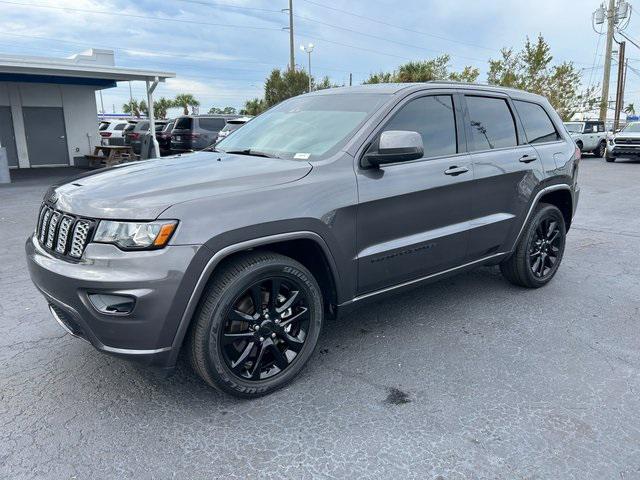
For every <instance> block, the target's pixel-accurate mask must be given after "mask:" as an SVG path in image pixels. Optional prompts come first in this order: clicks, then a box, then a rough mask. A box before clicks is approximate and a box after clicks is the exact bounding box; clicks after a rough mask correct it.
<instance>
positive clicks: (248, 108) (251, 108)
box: [240, 98, 267, 116]
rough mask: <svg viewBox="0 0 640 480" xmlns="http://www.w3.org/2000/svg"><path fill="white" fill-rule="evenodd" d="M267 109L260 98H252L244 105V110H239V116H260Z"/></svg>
mask: <svg viewBox="0 0 640 480" xmlns="http://www.w3.org/2000/svg"><path fill="white" fill-rule="evenodd" d="M266 109H267V105H266V103H265V101H264V100H263V99H262V98H254V99H252V100H247V102H246V103H245V104H244V108H243V109H242V110H240V114H241V115H253V116H255V115H260V114H261V113H262V112H264V111H265V110H266Z"/></svg>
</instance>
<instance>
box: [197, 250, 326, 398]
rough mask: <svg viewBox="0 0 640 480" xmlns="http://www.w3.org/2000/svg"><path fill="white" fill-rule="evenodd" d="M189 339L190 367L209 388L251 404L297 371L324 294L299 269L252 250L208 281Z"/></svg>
mask: <svg viewBox="0 0 640 480" xmlns="http://www.w3.org/2000/svg"><path fill="white" fill-rule="evenodd" d="M193 321H194V325H192V328H191V331H190V335H189V352H190V359H191V365H192V367H193V369H194V370H195V372H196V373H197V374H198V375H199V376H200V377H201V378H202V379H203V380H204V381H205V382H206V383H208V384H209V385H210V386H212V387H214V388H217V389H219V390H222V391H224V392H226V393H229V394H231V395H234V396H237V397H243V398H255V397H259V396H262V395H266V394H269V393H271V392H273V391H275V390H277V389H279V388H282V387H283V386H285V385H286V384H287V383H289V382H290V381H291V380H293V378H294V377H295V376H296V375H297V374H298V373H299V372H300V371H301V370H302V369H303V367H304V366H305V364H306V363H307V361H308V360H309V358H310V357H311V355H312V354H313V351H314V349H315V347H316V344H317V342H318V337H319V335H320V330H321V329H322V322H323V299H322V292H321V290H320V287H319V286H318V283H317V282H316V280H315V278H314V277H313V275H312V274H311V272H309V270H307V269H306V268H305V267H304V266H303V265H302V264H300V263H299V262H297V261H295V260H293V259H291V258H289V257H286V256H284V255H280V254H276V253H271V252H251V253H247V254H243V255H242V256H240V257H238V258H236V259H234V260H232V261H231V262H230V263H228V264H227V265H225V266H223V267H222V269H221V270H220V271H219V272H217V273H216V274H215V275H214V277H213V278H212V280H211V281H210V283H209V285H208V287H207V289H206V291H205V293H204V294H203V298H202V301H201V305H200V307H199V309H198V311H197V313H196V316H195V318H194V320H193Z"/></svg>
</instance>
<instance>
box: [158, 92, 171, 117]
mask: <svg viewBox="0 0 640 480" xmlns="http://www.w3.org/2000/svg"><path fill="white" fill-rule="evenodd" d="M173 106H174V103H173V101H172V100H169V99H167V98H164V97H160V98H159V99H158V100H154V102H153V112H154V114H155V116H156V117H157V118H167V111H168V110H169V109H170V108H173Z"/></svg>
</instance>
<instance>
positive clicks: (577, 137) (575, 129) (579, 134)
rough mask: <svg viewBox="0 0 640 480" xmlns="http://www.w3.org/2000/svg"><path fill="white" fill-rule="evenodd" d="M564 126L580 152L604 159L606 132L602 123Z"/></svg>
mask: <svg viewBox="0 0 640 480" xmlns="http://www.w3.org/2000/svg"><path fill="white" fill-rule="evenodd" d="M564 126H565V128H566V129H567V131H568V132H569V135H571V138H573V141H574V142H576V145H577V146H578V148H579V149H580V151H581V152H589V153H593V154H594V155H595V156H596V157H600V158H602V157H604V155H605V153H606V150H607V132H606V129H605V127H604V122H600V121H598V120H586V121H584V122H564Z"/></svg>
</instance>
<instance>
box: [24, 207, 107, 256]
mask: <svg viewBox="0 0 640 480" xmlns="http://www.w3.org/2000/svg"><path fill="white" fill-rule="evenodd" d="M95 223H96V222H95V220H92V219H87V218H78V217H75V216H73V215H69V214H67V213H64V212H61V211H59V210H55V209H53V208H51V207H49V206H48V205H46V204H43V205H42V208H41V209H40V215H38V225H37V229H36V237H37V238H38V240H39V242H40V245H41V246H43V247H44V248H45V249H47V250H49V251H51V252H53V253H56V254H58V255H63V256H67V257H70V258H72V259H79V258H80V257H82V254H83V253H84V249H85V247H86V246H87V243H89V240H90V239H91V233H92V230H93V226H94V225H95Z"/></svg>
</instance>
